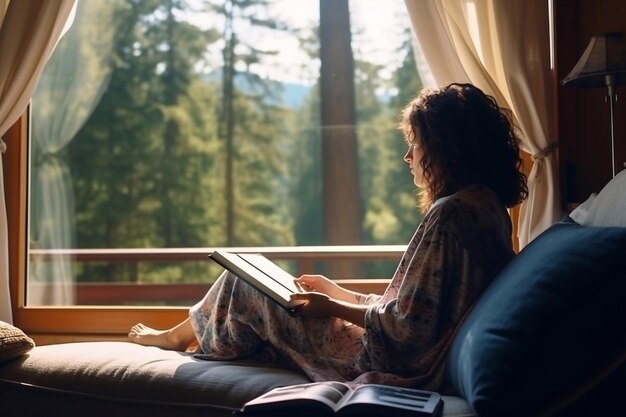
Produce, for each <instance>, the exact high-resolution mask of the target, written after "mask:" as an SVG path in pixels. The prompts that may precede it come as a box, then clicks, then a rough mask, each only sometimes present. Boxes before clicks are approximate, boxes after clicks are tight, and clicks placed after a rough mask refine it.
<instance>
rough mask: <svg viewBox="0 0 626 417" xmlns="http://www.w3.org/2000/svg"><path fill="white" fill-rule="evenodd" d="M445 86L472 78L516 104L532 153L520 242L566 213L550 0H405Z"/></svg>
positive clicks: (427, 56)
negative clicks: (553, 76) (558, 147)
mask: <svg viewBox="0 0 626 417" xmlns="http://www.w3.org/2000/svg"><path fill="white" fill-rule="evenodd" d="M405 3H406V6H407V10H408V12H409V15H410V17H411V21H412V24H413V29H414V31H415V34H416V36H417V39H418V44H419V47H420V48H421V51H422V53H423V54H424V57H425V60H426V61H427V62H428V65H429V67H430V69H431V72H432V74H433V77H434V79H435V82H436V83H437V84H439V85H442V84H446V83H449V82H471V83H473V84H474V85H476V86H478V87H479V88H481V89H482V90H483V91H485V92H486V93H488V94H490V95H492V96H494V97H495V99H496V100H497V101H498V103H499V104H500V105H502V106H504V107H508V108H510V109H511V110H512V112H513V115H514V117H515V119H516V123H517V125H518V126H519V127H520V130H521V133H522V141H523V148H524V150H525V151H526V152H528V153H529V154H530V155H531V156H532V160H533V166H532V168H531V171H530V174H529V183H528V186H529V197H528V199H527V200H526V201H525V202H524V204H523V205H522V209H521V212H520V221H519V235H518V238H519V243H520V248H522V247H524V246H525V245H526V244H528V243H529V242H530V241H531V240H532V239H534V238H535V237H536V236H537V235H538V234H539V233H541V232H542V231H543V230H545V229H546V228H547V227H548V226H550V225H551V224H552V223H553V222H554V221H555V220H557V219H558V218H559V217H560V216H562V214H563V213H562V208H561V203H560V190H559V179H558V174H557V161H556V154H555V152H554V151H555V149H556V145H557V144H556V143H555V141H554V138H552V137H551V135H552V132H554V129H553V126H552V117H551V116H552V107H551V102H552V97H551V93H552V86H551V65H550V42H549V39H550V30H549V11H548V2H546V1H545V0H507V1H498V0H405Z"/></svg>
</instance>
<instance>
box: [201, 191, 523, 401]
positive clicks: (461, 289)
mask: <svg viewBox="0 0 626 417" xmlns="http://www.w3.org/2000/svg"><path fill="white" fill-rule="evenodd" d="M513 256H514V252H513V250H512V248H511V222H510V218H509V216H508V213H507V211H506V209H505V208H504V207H503V206H502V204H501V203H500V202H499V200H498V197H497V196H496V194H495V193H494V192H493V191H491V190H490V189H489V188H487V187H484V186H481V185H474V186H470V187H467V188H465V189H463V190H461V191H459V192H457V193H456V194H453V195H451V196H447V197H444V198H441V199H439V200H437V201H436V202H435V204H433V206H432V207H431V209H430V210H429V211H428V213H426V215H425V217H424V220H423V221H422V223H421V224H420V225H419V227H418V228H417V230H416V232H415V234H414V236H413V238H412V239H411V241H410V242H409V244H408V246H407V249H406V252H405V253H404V254H403V256H402V258H401V260H400V263H399V265H398V267H397V270H396V272H395V273H394V275H393V277H392V279H391V282H390V284H389V286H388V287H387V289H386V291H385V292H384V294H383V295H382V296H380V295H374V294H370V295H368V296H365V295H364V296H362V297H360V300H359V303H360V304H365V305H369V307H368V309H367V311H366V313H365V328H361V327H358V326H356V325H353V324H352V323H349V322H346V321H344V320H340V319H337V318H329V319H317V318H316V319H312V318H303V317H297V316H291V315H289V314H288V312H287V311H286V310H285V309H283V308H282V307H280V306H279V305H278V304H276V303H275V302H273V301H272V300H270V299H269V298H267V297H265V296H263V295H262V294H261V293H259V292H258V291H257V290H255V289H254V288H253V287H251V286H249V285H248V284H246V283H245V282H243V281H241V280H239V279H238V278H236V277H235V276H234V275H232V274H230V273H228V272H225V273H224V274H223V275H222V276H221V277H220V278H219V280H218V281H217V282H216V283H215V284H214V285H213V286H212V287H211V289H210V290H209V291H208V293H207V295H206V296H205V298H204V299H203V300H201V301H200V302H199V303H198V304H196V305H195V306H194V307H192V308H191V310H190V318H191V323H192V326H193V328H194V331H195V332H196V335H197V338H198V341H199V345H200V350H201V351H202V353H203V355H202V356H204V357H205V358H207V359H215V360H229V359H237V358H253V359H256V360H267V361H284V362H286V363H287V364H288V365H290V366H291V367H295V368H296V369H300V370H302V371H303V372H304V373H306V375H307V376H308V377H309V378H310V379H312V380H314V381H323V380H338V381H348V382H350V381H351V382H353V383H355V384H359V383H383V384H393V385H405V386H413V387H418V388H423V389H432V390H438V389H440V388H441V384H442V382H443V368H444V366H443V365H444V363H445V357H446V355H447V351H448V348H449V345H450V343H451V341H452V338H453V335H454V333H455V330H456V329H457V327H458V325H459V324H460V323H461V321H462V319H463V318H464V316H465V315H466V314H467V313H468V311H469V310H470V308H471V307H472V306H473V304H474V303H475V301H476V300H477V299H478V298H479V296H480V294H481V293H482V292H483V291H484V290H485V288H486V287H487V285H488V284H489V283H490V282H491V281H492V280H493V279H494V278H495V276H496V275H497V274H498V273H499V272H500V270H501V269H502V268H503V267H504V266H505V265H506V264H507V263H508V262H509V261H510V259H511V258H512V257H513Z"/></svg>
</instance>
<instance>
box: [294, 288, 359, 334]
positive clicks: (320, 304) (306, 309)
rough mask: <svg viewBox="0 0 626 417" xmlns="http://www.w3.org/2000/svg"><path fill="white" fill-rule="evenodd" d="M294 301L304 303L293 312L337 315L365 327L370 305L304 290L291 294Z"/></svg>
mask: <svg viewBox="0 0 626 417" xmlns="http://www.w3.org/2000/svg"><path fill="white" fill-rule="evenodd" d="M291 300H292V301H298V302H302V301H304V304H301V305H298V306H296V307H295V309H294V312H293V314H294V315H296V316H302V317H310V318H328V317H337V318H340V319H343V320H347V321H349V322H351V323H353V324H356V325H357V326H359V327H365V312H366V311H367V308H368V306H366V305H358V304H351V303H348V302H345V301H338V300H335V299H333V298H331V297H329V296H328V295H327V294H322V293H319V292H303V293H295V294H291Z"/></svg>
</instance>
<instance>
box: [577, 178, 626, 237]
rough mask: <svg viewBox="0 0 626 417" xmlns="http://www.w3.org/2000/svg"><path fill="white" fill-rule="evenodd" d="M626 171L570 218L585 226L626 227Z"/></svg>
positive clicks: (594, 195) (591, 197) (578, 208)
mask: <svg viewBox="0 0 626 417" xmlns="http://www.w3.org/2000/svg"><path fill="white" fill-rule="evenodd" d="M625 191H626V169H624V170H622V171H621V172H620V173H618V174H617V175H616V176H615V178H613V179H612V180H611V181H609V182H608V183H607V184H606V185H605V186H604V188H603V189H602V191H600V193H599V194H597V195H596V194H591V196H590V197H589V198H588V199H587V200H586V201H585V202H584V203H582V204H581V205H580V206H578V207H577V208H576V209H575V210H574V211H572V212H571V213H570V217H571V218H572V219H573V220H574V221H575V222H576V223H578V224H581V225H583V226H597V227H609V226H616V227H626V192H625Z"/></svg>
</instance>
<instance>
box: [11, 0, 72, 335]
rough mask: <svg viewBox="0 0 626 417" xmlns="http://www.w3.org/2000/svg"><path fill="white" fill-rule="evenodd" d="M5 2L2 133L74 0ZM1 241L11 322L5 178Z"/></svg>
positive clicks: (27, 94)
mask: <svg viewBox="0 0 626 417" xmlns="http://www.w3.org/2000/svg"><path fill="white" fill-rule="evenodd" d="M6 5H7V2H6V1H2V2H1V3H0V8H1V9H2V10H3V11H4V10H6V14H5V15H4V19H2V26H1V27H0V92H1V93H0V136H2V135H4V134H5V133H6V131H7V130H8V129H9V127H10V126H11V125H13V123H15V122H16V120H17V119H18V118H19V117H20V115H21V114H22V113H23V112H24V110H25V109H26V106H27V105H28V101H29V100H30V97H31V93H32V91H33V89H34V88H35V86H36V84H37V81H38V79H39V76H40V74H41V70H42V69H43V66H44V64H45V62H46V60H47V59H48V57H49V56H50V54H51V53H52V50H53V49H54V45H55V44H56V42H57V39H58V38H59V36H60V34H61V31H62V29H63V26H64V25H65V22H66V21H67V17H68V16H69V14H70V12H71V10H72V7H73V6H74V0H59V1H55V2H50V1H49V2H41V1H34V0H20V1H11V2H9V3H8V7H6ZM9 146H10V144H9ZM0 172H2V163H1V158H0ZM0 243H1V244H2V245H1V246H0V301H2V303H1V304H0V320H3V321H6V322H9V323H11V322H12V321H13V320H12V315H11V299H10V291H9V259H8V230H7V224H6V205H5V201H4V181H2V182H1V183H0Z"/></svg>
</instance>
